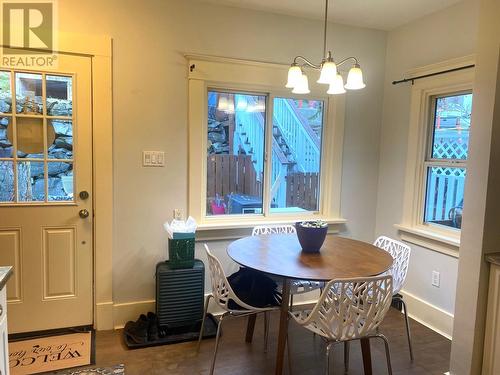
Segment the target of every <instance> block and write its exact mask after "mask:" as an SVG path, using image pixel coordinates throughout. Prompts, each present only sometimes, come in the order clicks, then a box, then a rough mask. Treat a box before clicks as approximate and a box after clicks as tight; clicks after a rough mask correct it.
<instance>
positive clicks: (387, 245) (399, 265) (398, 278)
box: [373, 236, 411, 293]
mask: <svg viewBox="0 0 500 375" xmlns="http://www.w3.org/2000/svg"><path fill="white" fill-rule="evenodd" d="M373 244H374V245H375V246H377V247H379V248H381V249H383V250H385V251H387V252H388V253H389V254H391V256H392V257H393V258H394V263H393V264H392V267H391V269H390V270H389V271H388V272H387V273H388V274H390V275H392V277H393V278H394V293H398V292H399V291H400V290H401V288H402V287H403V284H404V282H405V280H406V275H407V273H408V265H409V264H410V253H411V247H410V246H408V245H407V244H405V243H403V242H401V241H396V240H394V239H392V238H389V237H386V236H380V237H379V238H377V239H376V240H375V242H374V243H373Z"/></svg>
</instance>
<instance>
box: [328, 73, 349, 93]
mask: <svg viewBox="0 0 500 375" xmlns="http://www.w3.org/2000/svg"><path fill="white" fill-rule="evenodd" d="M326 93H327V94H329V95H337V94H345V88H344V78H342V76H341V75H340V74H337V75H336V76H335V79H334V81H333V82H332V83H331V84H330V87H329V88H328V91H327V92H326Z"/></svg>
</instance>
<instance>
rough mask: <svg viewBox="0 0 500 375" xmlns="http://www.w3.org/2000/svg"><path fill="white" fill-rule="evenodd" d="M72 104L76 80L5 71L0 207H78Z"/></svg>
mask: <svg viewBox="0 0 500 375" xmlns="http://www.w3.org/2000/svg"><path fill="white" fill-rule="evenodd" d="M12 93H15V95H13V94H12ZM72 100H73V97H72V77H68V76H58V75H49V74H45V73H27V72H16V71H0V204H19V203H22V204H26V203H37V204H40V203H54V202H72V201H73V111H72Z"/></svg>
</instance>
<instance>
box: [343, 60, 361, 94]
mask: <svg viewBox="0 0 500 375" xmlns="http://www.w3.org/2000/svg"><path fill="white" fill-rule="evenodd" d="M364 87H366V85H365V83H364V82H363V72H362V71H361V68H360V67H359V65H358V64H355V65H354V66H353V67H352V68H351V70H349V74H348V75H347V83H346V85H345V88H346V89H348V90H359V89H362V88H364Z"/></svg>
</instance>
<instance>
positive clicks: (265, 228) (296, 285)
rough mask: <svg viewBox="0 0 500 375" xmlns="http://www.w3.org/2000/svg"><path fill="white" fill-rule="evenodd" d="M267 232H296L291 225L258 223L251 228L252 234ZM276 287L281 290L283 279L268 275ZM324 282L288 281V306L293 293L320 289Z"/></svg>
mask: <svg viewBox="0 0 500 375" xmlns="http://www.w3.org/2000/svg"><path fill="white" fill-rule="evenodd" d="M267 234H297V230H296V229H295V227H294V226H293V225H290V224H284V225H259V226H256V227H254V228H253V230H252V236H260V235H267ZM270 277H271V278H272V279H273V280H274V282H275V283H276V284H278V288H279V289H280V290H283V280H282V279H281V278H279V277H273V276H270ZM324 285H325V283H324V282H321V281H312V280H291V281H290V308H292V306H293V295H294V294H303V293H307V292H311V291H313V290H318V289H319V290H321V289H322V288H323V287H324Z"/></svg>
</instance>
